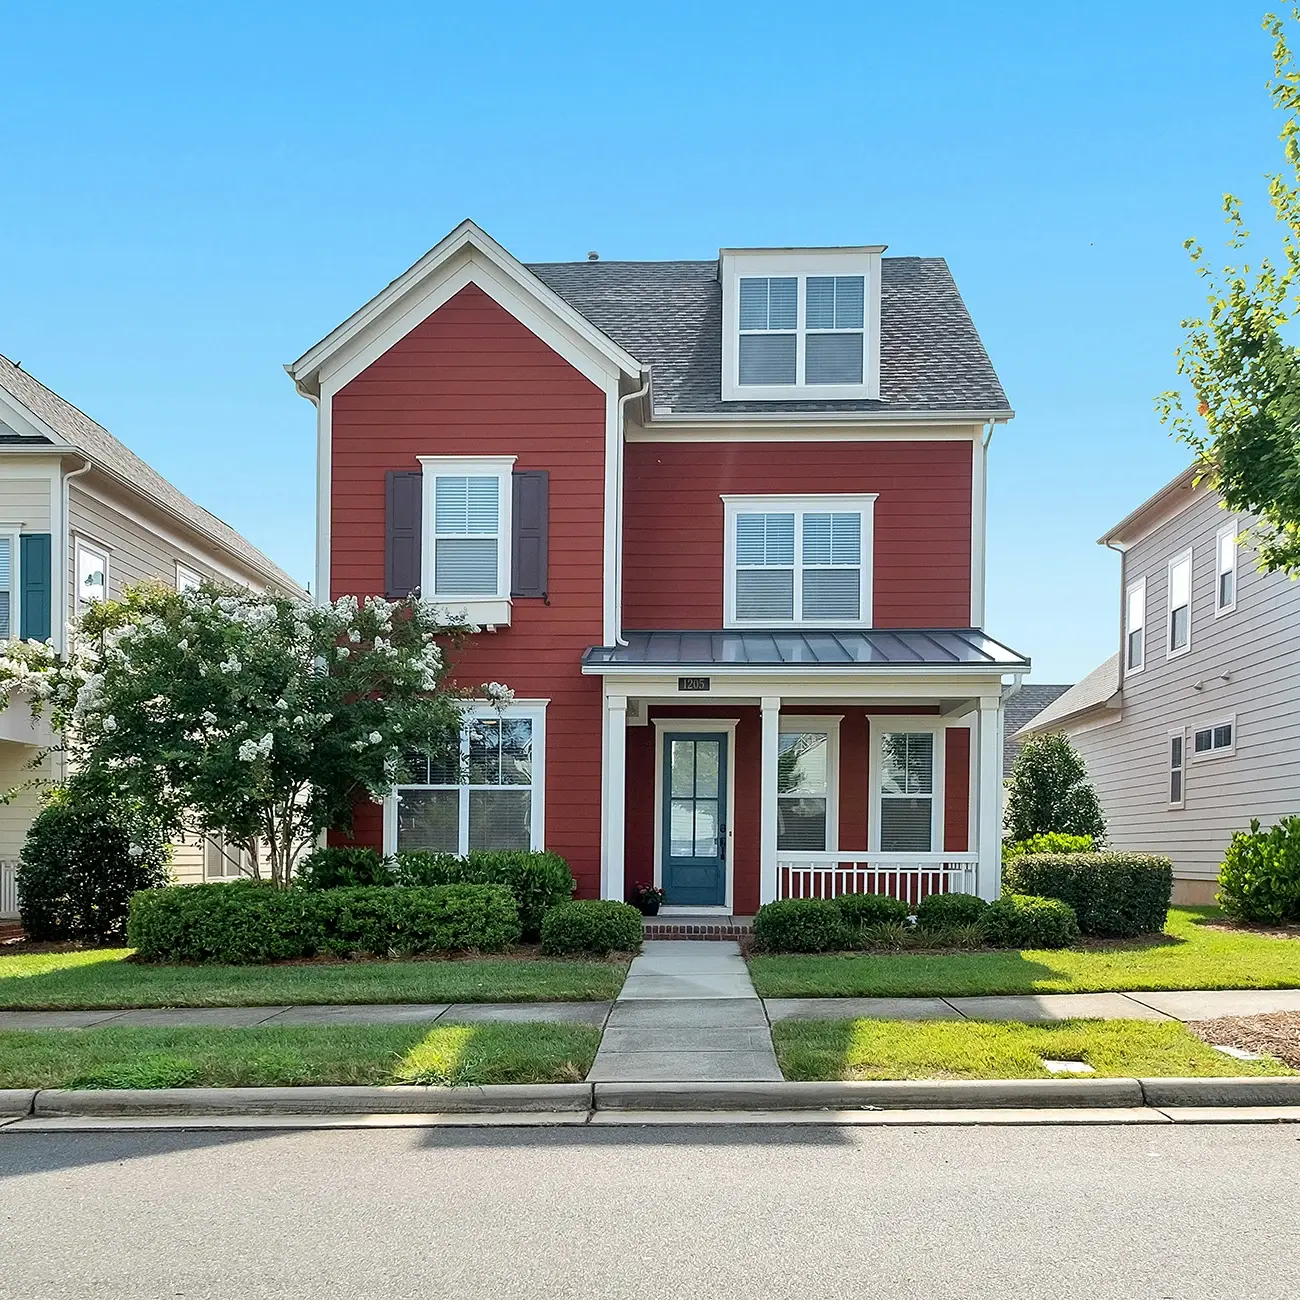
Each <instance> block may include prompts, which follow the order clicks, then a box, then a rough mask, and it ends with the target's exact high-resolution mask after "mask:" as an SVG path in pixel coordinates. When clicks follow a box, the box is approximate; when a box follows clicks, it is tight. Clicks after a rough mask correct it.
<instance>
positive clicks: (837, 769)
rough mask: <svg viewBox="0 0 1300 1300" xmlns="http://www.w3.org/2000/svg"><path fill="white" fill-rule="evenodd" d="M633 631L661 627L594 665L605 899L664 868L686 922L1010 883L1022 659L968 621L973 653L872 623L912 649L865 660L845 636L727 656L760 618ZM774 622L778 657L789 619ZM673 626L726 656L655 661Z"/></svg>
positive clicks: (967, 640)
mask: <svg viewBox="0 0 1300 1300" xmlns="http://www.w3.org/2000/svg"><path fill="white" fill-rule="evenodd" d="M628 635H629V639H633V638H645V640H643V641H641V642H640V643H639V644H638V643H637V642H635V641H634V643H633V645H632V646H630V647H628V648H627V651H625V650H624V648H622V647H619V648H618V649H617V650H616V651H614V652H612V653H610V652H608V651H603V648H601V650H602V651H603V653H604V656H605V657H604V659H603V661H600V662H593V658H594V656H593V655H592V652H589V655H588V660H587V661H586V662H585V663H584V671H586V672H589V673H592V674H597V673H598V674H599V675H601V676H602V677H603V678H604V682H603V687H604V690H603V700H604V718H605V734H604V786H603V801H602V802H603V810H602V889H601V892H602V896H603V897H606V898H618V899H622V898H627V897H630V896H631V893H632V891H633V889H634V888H635V887H636V886H637V885H640V884H643V883H650V882H653V883H654V884H656V885H659V886H660V887H661V888H663V889H664V890H665V893H666V895H667V897H666V899H665V904H664V907H663V909H662V911H661V917H663V922H662V923H667V924H674V923H688V922H689V921H691V920H698V921H699V922H700V923H707V922H708V921H709V920H711V919H712V920H717V921H721V920H722V919H724V918H747V917H750V916H752V915H753V914H754V912H756V911H757V909H758V908H759V907H760V906H761V905H762V904H764V903H767V902H772V901H774V900H776V899H780V898H829V897H834V896H836V895H839V894H844V893H884V894H890V895H893V896H894V897H897V898H901V899H904V900H905V901H907V902H909V903H911V904H913V905H914V904H916V903H918V902H919V901H920V900H921V899H922V898H923V897H925V895H927V894H929V893H934V892H965V893H977V894H979V895H981V896H983V897H985V898H989V899H992V898H996V897H997V896H998V894H999V892H1000V890H1001V848H1002V843H1001V820H1002V797H1001V796H1002V770H1001V755H1002V727H1003V723H1002V689H1003V680H1002V677H1003V673H1004V672H1007V671H1010V672H1020V671H1024V669H1025V668H1026V667H1027V664H1026V663H1025V661H1024V660H1022V659H1021V658H1020V657H1019V656H1016V655H1014V653H1013V652H1010V651H1007V650H1006V649H1005V647H1001V646H999V645H998V644H997V643H996V642H990V641H988V639H987V638H984V637H983V636H982V634H981V633H978V632H969V631H967V632H964V633H962V634H960V635H961V637H962V638H963V641H962V647H969V646H970V645H971V644H972V643H973V644H974V646H975V652H974V653H969V654H967V655H966V657H965V659H964V660H963V659H962V658H960V657H959V656H960V649H959V650H958V652H957V653H954V652H953V651H952V650H950V649H949V647H948V646H947V645H946V644H945V643H944V641H943V640H942V638H944V637H952V636H955V635H959V634H953V633H943V634H939V633H889V634H883V633H882V634H871V633H857V634H855V635H856V637H857V638H859V640H865V639H866V638H868V637H871V636H873V635H874V636H876V637H878V638H880V639H881V640H885V639H887V640H889V641H892V642H894V643H896V647H895V648H896V651H897V661H893V660H882V658H881V657H879V656H876V657H871V656H863V657H860V658H857V659H850V660H849V661H848V662H846V659H847V658H848V656H847V655H846V653H845V650H844V640H845V637H844V634H843V633H837V634H834V636H833V637H831V638H830V639H831V640H833V641H834V643H835V647H836V649H837V650H838V654H837V655H835V656H834V657H830V656H828V657H823V658H817V657H815V656H813V655H807V654H802V655H798V656H797V662H793V663H786V662H779V663H777V662H772V663H767V664H762V665H760V664H755V663H753V662H746V661H745V659H741V658H738V657H736V656H735V655H734V653H733V657H732V658H730V659H725V658H720V656H719V655H718V653H717V651H718V650H719V649H720V648H722V649H726V648H730V649H731V650H732V651H733V652H734V651H735V649H736V644H735V643H736V641H737V640H740V641H741V642H742V648H744V649H750V650H752V642H753V639H754V638H755V637H757V636H759V635H760V634H756V633H744V634H732V633H713V634H709V633H698V634H686V633H679V634H670V633H654V634H647V633H640V634H638V633H629V634H628ZM761 635H762V636H763V637H764V638H765V639H766V641H767V642H768V643H769V644H771V645H774V646H777V649H776V652H775V653H774V654H770V655H769V658H773V659H775V658H779V656H780V651H781V648H782V647H780V646H779V645H778V643H779V642H782V641H786V640H787V635H786V634H781V635H779V636H778V634H773V633H765V634H761ZM826 635H827V636H830V634H826ZM665 637H675V638H677V642H678V650H679V651H680V645H681V642H682V640H683V639H684V638H687V637H693V638H695V640H696V641H697V642H700V641H702V642H711V643H712V644H709V645H708V646H707V649H708V650H710V651H711V652H712V655H711V657H710V658H708V659H707V660H706V659H704V658H703V656H701V655H700V651H699V649H698V647H697V648H696V651H695V653H696V655H697V658H696V659H694V660H693V661H690V662H686V661H683V660H682V659H681V658H677V657H673V656H671V655H669V656H664V657H665V658H666V660H667V661H666V662H662V663H655V662H652V657H651V655H649V654H648V653H647V651H648V650H649V649H650V646H651V644H652V642H653V639H654V638H665ZM811 639H812V634H809V633H797V634H788V640H789V641H790V642H797V643H798V644H799V646H800V647H801V648H803V649H805V650H806V648H807V645H808V643H809V641H810V640H811ZM718 642H721V643H722V644H721V647H720V646H719V645H718V644H717V643H718ZM745 642H748V643H750V644H749V645H743V643H745ZM918 645H920V647H921V648H922V649H929V650H930V652H931V657H932V658H935V659H937V660H939V662H936V663H930V662H925V661H924V660H922V659H921V656H920V655H918V654H916V653H915V649H916V647H917V646H918ZM629 651H630V653H631V654H632V655H641V656H643V657H641V658H639V659H637V660H635V661H634V662H627V660H628V657H629V656H628V652H629ZM864 660H865V661H864ZM684 672H686V673H690V674H692V675H690V676H685V675H683V673H684Z"/></svg>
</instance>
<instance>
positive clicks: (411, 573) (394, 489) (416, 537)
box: [384, 469, 424, 599]
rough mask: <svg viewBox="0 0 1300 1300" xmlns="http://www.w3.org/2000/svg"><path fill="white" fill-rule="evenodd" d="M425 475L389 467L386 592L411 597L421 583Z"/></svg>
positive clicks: (385, 568)
mask: <svg viewBox="0 0 1300 1300" xmlns="http://www.w3.org/2000/svg"><path fill="white" fill-rule="evenodd" d="M423 492H424V475H423V474H422V473H421V472H420V471H419V470H418V469H390V470H389V471H388V482H387V493H386V497H387V499H386V502H385V512H384V593H385V594H386V595H387V596H388V597H389V598H390V599H397V598H400V597H402V596H409V595H410V594H411V593H412V592H413V591H414V590H415V589H416V588H417V587H418V586H419V585H420V503H421V499H422V496H423Z"/></svg>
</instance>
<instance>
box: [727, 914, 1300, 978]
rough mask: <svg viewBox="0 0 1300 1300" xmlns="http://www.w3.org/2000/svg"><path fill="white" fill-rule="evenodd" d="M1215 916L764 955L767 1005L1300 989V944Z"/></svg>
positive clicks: (760, 971)
mask: <svg viewBox="0 0 1300 1300" xmlns="http://www.w3.org/2000/svg"><path fill="white" fill-rule="evenodd" d="M1223 919H1224V917H1223V914H1222V913H1221V912H1219V911H1218V909H1217V908H1213V907H1177V908H1171V909H1170V912H1169V922H1168V924H1167V925H1166V927H1165V932H1164V934H1163V935H1159V936H1155V937H1150V938H1144V939H1135V940H1116V941H1115V942H1113V943H1107V944H1094V945H1089V946H1087V947H1077V948H1061V949H1050V950H1046V949H1045V950H1031V949H1026V950H1023V951H1015V950H1006V951H1000V950H999V951H986V952H954V953H908V952H901V953H861V952H853V953H832V954H827V955H818V956H797V955H791V956H776V955H771V956H769V955H766V954H761V953H760V954H755V955H754V956H752V957H751V958H750V961H749V973H750V976H751V978H752V979H753V981H754V987H755V989H756V990H757V992H758V995H759V997H762V998H810V997H822V998H834V997H859V998H870V997H973V996H979V995H990V996H991V995H998V994H1014V993H1101V992H1117V993H1122V992H1125V991H1126V990H1137V989H1146V990H1167V989H1236V988H1242V989H1277V988H1300V939H1296V938H1283V937H1278V936H1275V935H1270V934H1264V933H1259V932H1257V931H1250V930H1232V929H1220V928H1216V926H1215V925H1214V923H1215V922H1219V921H1222V920H1223Z"/></svg>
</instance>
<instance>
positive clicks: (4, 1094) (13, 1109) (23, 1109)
mask: <svg viewBox="0 0 1300 1300" xmlns="http://www.w3.org/2000/svg"><path fill="white" fill-rule="evenodd" d="M35 1099H36V1090H35V1089H34V1088H0V1116H8V1115H30V1114H31V1111H32V1102H33V1101H34V1100H35Z"/></svg>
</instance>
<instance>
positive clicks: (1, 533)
mask: <svg viewBox="0 0 1300 1300" xmlns="http://www.w3.org/2000/svg"><path fill="white" fill-rule="evenodd" d="M0 537H7V538H8V539H9V639H10V640H11V641H17V640H18V639H19V638H20V637H21V636H22V634H23V628H22V621H23V602H22V594H21V593H22V589H23V588H22V580H23V578H22V564H23V561H22V550H23V548H22V542H21V541H20V540H19V539H20V538H21V537H22V525H21V524H0Z"/></svg>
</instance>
